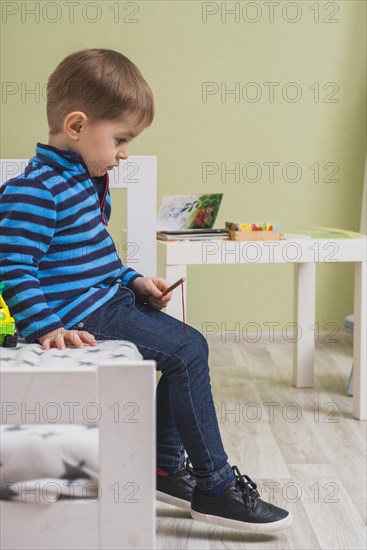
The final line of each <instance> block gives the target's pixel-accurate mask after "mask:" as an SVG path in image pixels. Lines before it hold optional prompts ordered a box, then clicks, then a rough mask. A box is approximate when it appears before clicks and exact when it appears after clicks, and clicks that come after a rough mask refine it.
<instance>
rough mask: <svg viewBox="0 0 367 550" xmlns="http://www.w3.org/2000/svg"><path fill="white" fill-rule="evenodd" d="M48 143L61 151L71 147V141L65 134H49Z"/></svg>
mask: <svg viewBox="0 0 367 550" xmlns="http://www.w3.org/2000/svg"><path fill="white" fill-rule="evenodd" d="M48 145H52V147H56V148H57V149H60V150H61V151H69V150H70V149H71V147H70V144H69V141H68V139H67V137H66V136H65V135H64V134H49V138H48Z"/></svg>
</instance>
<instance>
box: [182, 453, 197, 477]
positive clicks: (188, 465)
mask: <svg viewBox="0 0 367 550" xmlns="http://www.w3.org/2000/svg"><path fill="white" fill-rule="evenodd" d="M184 468H185V470H186V471H187V473H188V474H189V476H190V479H194V480H195V479H196V478H195V474H194V470H193V469H192V465H191V462H190V459H189V457H186V464H185V466H184Z"/></svg>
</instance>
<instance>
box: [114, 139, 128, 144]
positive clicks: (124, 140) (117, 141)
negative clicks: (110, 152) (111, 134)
mask: <svg viewBox="0 0 367 550" xmlns="http://www.w3.org/2000/svg"><path fill="white" fill-rule="evenodd" d="M126 141H127V140H126V139H125V138H116V143H117V145H121V144H122V143H126Z"/></svg>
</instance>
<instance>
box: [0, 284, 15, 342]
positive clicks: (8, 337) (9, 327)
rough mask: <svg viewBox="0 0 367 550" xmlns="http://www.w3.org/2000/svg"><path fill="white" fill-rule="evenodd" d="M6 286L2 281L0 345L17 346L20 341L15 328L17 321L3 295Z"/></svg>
mask: <svg viewBox="0 0 367 550" xmlns="http://www.w3.org/2000/svg"><path fill="white" fill-rule="evenodd" d="M4 287H5V283H4V282H2V283H0V346H2V347H4V348H15V346H16V345H17V342H18V334H17V329H16V328H15V321H14V319H13V317H11V315H10V312H9V308H8V307H7V305H6V303H5V302H4V298H3V297H2V292H3V290H4Z"/></svg>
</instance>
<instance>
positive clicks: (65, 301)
mask: <svg viewBox="0 0 367 550" xmlns="http://www.w3.org/2000/svg"><path fill="white" fill-rule="evenodd" d="M110 213H111V198H110V194H109V190H108V174H106V175H105V176H102V177H100V178H91V177H90V175H89V173H88V170H87V167H86V165H85V164H84V162H83V159H82V158H81V156H80V155H79V154H78V153H75V152H73V151H62V150H60V149H57V148H56V147H52V146H51V145H43V144H40V143H38V144H37V147H36V155H35V156H34V157H33V158H31V160H30V161H29V164H28V165H27V166H26V168H25V170H24V172H23V173H22V174H21V175H20V176H18V177H16V178H13V179H10V180H8V181H7V182H6V183H4V185H3V186H2V187H0V259H1V271H0V280H4V281H5V283H6V284H5V289H4V291H3V297H4V299H5V301H6V302H7V305H8V306H9V309H10V312H11V314H12V316H13V317H14V318H15V322H16V325H17V328H18V330H19V332H20V333H21V335H22V336H23V337H24V338H25V339H26V340H27V341H28V342H35V341H37V340H38V338H40V337H41V336H42V335H43V334H46V333H48V332H50V331H52V330H55V329H57V328H61V327H64V328H66V329H68V328H71V327H72V326H73V325H75V324H76V323H78V322H79V321H81V320H82V319H83V318H84V317H86V316H87V315H89V314H90V313H92V312H93V311H95V310H97V309H98V308H99V307H101V306H102V305H103V304H104V303H105V302H107V301H108V300H109V299H110V298H112V296H114V294H115V293H116V292H117V290H118V288H119V286H120V285H123V286H129V285H130V284H131V282H132V281H133V280H134V279H135V278H136V277H139V276H141V275H140V274H139V273H137V272H136V271H134V270H133V269H131V268H130V267H126V266H123V265H122V263H121V260H120V258H119V257H118V254H117V252H116V248H115V245H114V243H113V241H112V239H111V237H110V235H109V233H108V232H107V229H106V226H107V222H108V220H109V217H110Z"/></svg>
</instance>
